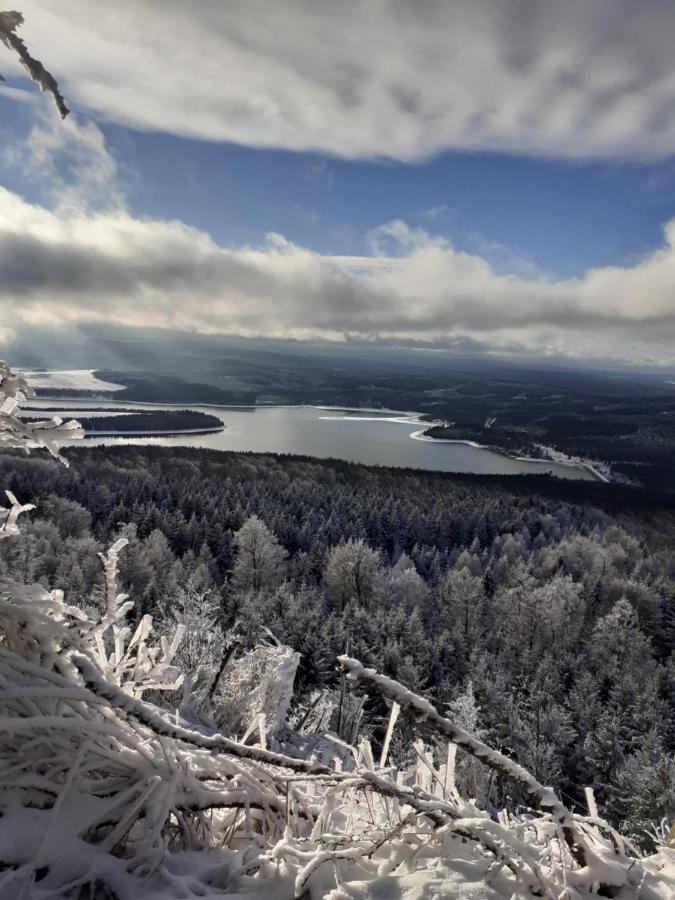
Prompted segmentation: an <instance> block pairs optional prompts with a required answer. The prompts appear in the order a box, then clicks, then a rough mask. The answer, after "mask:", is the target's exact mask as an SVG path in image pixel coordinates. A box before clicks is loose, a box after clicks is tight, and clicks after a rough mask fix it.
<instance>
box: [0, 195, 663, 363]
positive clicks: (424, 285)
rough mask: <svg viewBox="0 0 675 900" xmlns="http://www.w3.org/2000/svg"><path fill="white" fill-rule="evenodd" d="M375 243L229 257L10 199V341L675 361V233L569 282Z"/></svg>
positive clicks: (158, 226)
mask: <svg viewBox="0 0 675 900" xmlns="http://www.w3.org/2000/svg"><path fill="white" fill-rule="evenodd" d="M378 233H379V234H380V236H382V235H386V236H387V238H388V240H389V241H392V240H393V241H395V242H396V243H395V246H388V250H387V252H388V254H389V255H386V256H382V255H380V256H375V257H363V258H353V257H326V256H321V255H319V254H317V253H314V252H312V251H310V250H307V249H304V248H302V247H299V246H297V245H295V244H292V243H290V242H289V241H287V240H286V239H285V238H284V237H283V236H281V235H278V234H272V235H269V236H268V239H267V241H266V243H265V244H264V245H263V246H260V247H250V246H244V247H236V248H228V247H222V246H219V245H218V244H217V243H215V242H214V241H213V240H212V238H211V237H210V236H209V235H208V234H206V233H204V232H203V231H199V230H197V229H195V228H190V227H188V226H186V225H184V224H182V223H181V222H177V221H154V220H150V219H139V218H135V217H133V216H132V215H131V214H129V213H128V212H126V211H124V210H121V209H118V210H113V211H108V212H104V213H85V212H74V211H73V210H68V209H65V208H61V209H57V210H55V211H48V210H46V209H44V208H42V207H39V206H36V205H33V204H29V203H27V202H25V201H24V200H22V199H21V198H20V197H18V196H16V195H15V194H13V193H11V192H9V191H7V190H3V189H0V270H1V271H2V272H3V278H2V280H1V281H0V329H5V330H6V329H8V328H14V329H15V330H20V329H21V328H22V327H25V326H43V327H44V326H49V327H57V326H59V325H61V324H64V325H77V324H82V323H91V322H105V323H116V324H121V325H128V326H152V327H165V328H174V329H184V330H196V331H201V332H205V333H235V334H242V335H266V336H276V337H295V338H301V339H302V338H327V339H333V340H343V339H344V338H345V335H349V336H351V337H355V338H359V339H376V340H383V341H390V342H412V343H418V344H421V343H424V342H430V343H433V344H435V345H439V346H449V347H474V348H482V349H488V350H490V349H491V350H494V351H497V352H500V351H508V352H512V351H514V350H518V351H519V352H525V353H532V354H536V355H538V356H540V355H542V354H544V355H564V356H568V357H573V358H583V359H614V360H622V361H624V362H634V363H650V364H653V363H664V364H666V363H667V364H670V365H673V364H674V363H675V349H674V348H675V220H673V221H672V222H671V223H669V224H668V225H667V227H666V229H665V240H664V244H663V246H662V247H661V248H660V249H658V250H657V251H656V252H654V253H652V254H651V255H650V256H648V257H647V258H645V259H644V260H642V261H641V262H639V263H637V264H636V265H634V266H632V267H626V268H620V267H615V268H605V269H596V270H591V271H589V272H588V273H587V274H586V275H585V276H584V277H583V278H580V279H577V280H568V281H553V280H547V279H544V278H541V277H532V278H527V277H524V276H522V275H521V276H517V275H499V274H497V273H496V272H495V271H494V269H493V268H492V267H491V265H490V264H489V263H488V262H487V261H486V260H485V259H483V258H481V257H480V256H478V255H474V254H469V253H465V252H459V251H457V250H456V249H454V248H453V247H452V245H451V244H449V243H448V242H447V241H446V240H444V239H442V238H437V237H435V236H433V235H429V234H427V233H426V232H424V231H423V230H421V229H411V228H409V226H407V225H406V223H404V222H401V221H395V222H393V223H389V224H388V225H385V226H383V227H382V228H381V229H378Z"/></svg>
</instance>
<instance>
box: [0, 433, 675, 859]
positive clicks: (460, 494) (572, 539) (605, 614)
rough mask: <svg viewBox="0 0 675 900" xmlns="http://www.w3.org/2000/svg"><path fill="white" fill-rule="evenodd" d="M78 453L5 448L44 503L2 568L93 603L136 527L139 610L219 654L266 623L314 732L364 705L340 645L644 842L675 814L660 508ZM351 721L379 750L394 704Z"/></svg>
mask: <svg viewBox="0 0 675 900" xmlns="http://www.w3.org/2000/svg"><path fill="white" fill-rule="evenodd" d="M69 456H70V458H71V460H72V463H73V465H72V466H71V467H70V469H65V468H64V467H63V466H60V465H59V464H58V463H56V462H54V461H51V460H46V459H42V458H37V457H29V458H25V457H23V456H18V455H12V456H7V455H5V456H3V457H2V458H1V459H0V477H1V480H2V483H3V484H5V485H6V487H7V488H8V489H10V490H11V491H12V492H13V493H14V494H16V495H17V496H19V497H31V498H33V499H34V502H35V503H36V504H37V511H36V512H35V513H34V514H33V515H32V517H31V521H30V523H27V524H26V525H24V530H23V535H22V542H21V545H20V546H16V545H13V544H12V543H11V542H8V541H7V542H3V543H2V544H0V554H1V555H0V565H1V566H2V573H3V575H5V576H8V577H11V578H14V579H17V580H21V581H22V582H25V583H30V582H34V581H37V582H40V583H41V584H43V585H44V586H45V587H47V588H49V589H53V588H59V589H62V590H63V591H65V593H66V596H67V597H68V598H69V599H70V601H71V602H76V603H85V604H86V603H87V602H91V598H92V597H96V596H97V594H99V595H100V594H101V593H102V591H103V572H102V570H101V567H100V564H99V560H98V554H99V553H100V552H101V550H102V549H104V548H105V547H107V546H108V545H109V544H110V543H111V542H112V541H114V540H116V539H117V538H119V537H124V538H126V539H127V540H128V541H129V544H128V547H127V548H126V549H125V551H124V552H123V553H121V554H120V559H119V578H120V583H121V587H122V588H123V589H124V590H125V592H128V593H129V594H130V595H131V596H133V597H134V599H135V600H136V601H137V604H138V605H137V609H136V613H135V615H136V616H137V617H140V615H142V614H144V613H150V614H152V615H153V617H155V618H156V619H157V618H159V619H160V620H162V619H163V618H167V617H168V618H170V619H171V620H172V621H174V620H175V621H177V622H180V621H185V622H186V623H188V624H189V625H190V627H191V628H192V629H193V630H196V632H197V633H198V635H199V634H201V633H203V627H200V624H199V623H200V621H201V623H202V626H206V625H207V623H208V624H209V632H210V637H211V638H212V640H211V641H210V644H209V647H208V648H206V650H204V648H202V649H201V650H200V651H199V653H202V652H207V653H210V654H211V655H212V657H213V663H212V664H214V665H215V663H216V662H217V660H218V658H219V655H220V654H222V653H223V651H224V648H225V647H229V645H230V642H231V639H232V638H233V637H236V652H237V653H240V654H241V653H244V652H245V651H246V650H250V649H252V648H254V647H255V646H256V645H257V644H258V642H259V641H260V640H261V639H262V638H264V637H265V633H266V629H269V631H270V632H271V633H272V634H273V635H274V637H275V638H276V639H277V640H278V641H280V642H281V643H282V644H285V645H288V646H289V647H291V648H292V649H293V650H294V651H297V652H298V653H299V654H300V661H299V668H298V672H297V676H296V691H295V698H296V699H295V703H296V706H297V707H298V709H297V715H298V716H299V717H301V716H302V715H306V714H307V712H306V711H307V710H310V709H313V715H314V716H315V718H317V717H318V720H317V725H316V729H317V731H318V730H320V729H321V728H332V729H334V730H337V731H338V732H339V733H341V737H344V738H345V739H349V738H350V737H352V736H353V735H352V734H351V731H352V729H353V728H354V726H355V723H354V721H353V719H354V710H355V709H356V708H357V707H359V704H360V703H361V697H360V696H357V695H356V694H355V693H354V691H353V690H351V691H350V692H348V693H347V695H346V696H343V697H342V703H341V704H340V702H339V699H340V698H339V694H340V689H341V685H340V677H339V675H338V673H337V670H336V664H335V660H336V658H337V656H338V655H339V654H341V653H344V652H345V651H347V652H348V653H349V654H351V655H353V656H355V657H357V658H358V659H360V660H362V661H363V662H364V663H365V664H368V665H372V666H374V667H376V668H377V669H378V670H379V671H380V672H382V673H384V674H386V675H389V676H391V677H392V678H395V679H396V680H398V681H400V682H401V683H403V684H404V685H406V686H407V687H409V688H411V689H413V690H415V691H419V692H423V693H424V695H425V696H428V697H430V698H432V699H433V701H434V702H435V704H436V705H437V706H438V707H439V708H440V709H446V710H454V715H455V718H457V717H458V716H459V718H460V720H461V721H462V722H463V723H464V725H465V726H466V727H468V728H470V729H471V730H472V731H476V732H478V733H479V734H481V735H482V736H483V737H484V738H485V740H486V741H487V742H488V743H490V744H491V745H492V746H494V747H497V748H499V749H500V750H502V751H503V752H504V753H505V754H506V755H508V756H509V757H512V758H513V759H514V760H517V761H518V762H519V763H521V764H522V765H523V766H525V767H527V768H528V769H529V770H530V771H531V772H532V773H533V774H534V775H535V776H536V777H537V778H538V779H539V780H540V781H541V782H543V783H545V784H552V785H554V786H555V787H556V788H557V789H559V790H560V792H561V794H562V796H563V797H565V798H567V799H568V800H569V802H570V803H572V804H573V805H575V804H576V805H579V806H581V805H583V802H584V796H583V790H582V789H583V787H585V786H590V787H592V788H593V789H594V791H595V795H596V799H597V801H598V804H599V805H600V807H601V809H602V811H603V813H604V814H605V815H606V816H607V817H608V818H609V820H610V821H612V822H613V823H614V824H615V825H616V826H618V827H620V828H621V829H622V831H623V832H624V833H627V834H631V835H633V837H634V839H635V840H636V841H637V842H638V843H640V844H641V845H643V846H649V845H650V840H651V839H650V837H649V829H650V828H653V827H655V826H657V825H658V823H659V822H660V821H661V820H662V819H664V818H668V817H669V816H672V810H673V803H674V801H675V757H674V756H673V752H674V750H675V722H674V721H673V719H672V716H671V715H670V711H671V710H672V703H673V691H674V690H675V606H674V599H673V584H674V580H675V579H674V575H675V553H674V551H673V536H674V534H675V517H674V516H673V513H672V510H671V509H669V508H668V506H667V504H665V505H664V507H663V508H662V509H660V510H655V508H654V506H653V505H652V504H645V503H644V499H643V498H642V497H641V495H640V494H638V493H636V492H631V491H629V490H625V491H624V492H623V493H621V491H620V490H619V491H618V492H617V489H615V488H613V489H612V490H607V488H604V487H603V486H600V485H599V486H597V487H595V492H596V494H597V496H596V497H595V502H593V501H592V499H589V498H588V497H587V498H586V499H584V500H581V499H580V498H581V494H580V488H579V486H578V485H575V484H574V483H562V482H557V481H555V480H553V479H548V480H546V479H537V478H534V479H527V478H501V479H500V478H488V477H483V478H481V477H475V476H464V477H453V476H447V475H442V474H435V473H424V472H416V471H398V470H391V469H379V468H374V469H373V468H366V467H362V466H357V465H352V464H348V463H342V462H338V461H329V462H320V461H317V460H310V459H302V458H292V457H287V458H280V457H274V456H256V455H235V454H222V453H213V452H209V451H197V450H190V449H187V448H185V449H178V450H177V449H163V448H144V449H137V448H132V447H126V448H119V447H118V448H106V449H104V450H101V449H99V450H96V449H94V450H78V451H72V452H71V453H70V454H69ZM589 490H590V488H589V487H588V486H587V485H585V486H584V491H585V493H586V495H588V492H589ZM214 635H215V638H214ZM197 656H198V658H199V660H200V661H201V662H204V660H202V659H201V656H199V654H197ZM192 662H193V663H194V660H193V661H192ZM196 668H197V667H196V664H195V671H193V672H192V675H193V677H195V678H198V677H199V672H198V671H196ZM331 701H333V702H331ZM313 705H316V707H315V708H314V707H313ZM340 707H341V708H340ZM324 709H325V714H324V718H323V720H322V721H321V720H320V718H321V717H320V715H319V712H317V710H319V711H321V710H324ZM303 710H305V712H304V713H303ZM358 712H359V715H360V721H359V727H358V731H359V733H362V734H368V735H370V736H371V737H372V739H373V740H374V741H375V742H376V743H377V742H378V741H380V742H381V740H382V738H383V734H384V728H385V726H386V709H385V707H384V706H383V705H378V703H377V702H376V701H372V700H369V701H367V702H366V703H365V706H364V708H363V709H359V710H358ZM339 718H341V719H342V721H338V719H339ZM412 726H413V723H412V722H409V723H407V725H406V723H405V722H404V723H403V724H402V726H401V728H400V729H399V730H398V731H397V735H396V738H395V741H394V745H393V748H392V752H393V753H394V754H396V753H397V752H399V753H400V754H403V755H404V756H405V754H406V753H409V752H410V751H409V749H406V748H409V747H410V746H411V744H410V741H409V740H408V738H409V737H410V735H411V734H412V733H413V727H412ZM416 727H417V726H416ZM429 739H431V736H430V738H429ZM403 761H404V760H401V762H403ZM408 761H409V760H408ZM463 777H464V778H466V779H467V780H468V781H467V785H466V787H467V788H468V789H469V791H470V793H471V795H472V796H476V795H477V796H479V797H480V798H481V800H482V802H484V803H488V804H490V803H491V804H493V805H494V806H495V807H497V806H499V805H500V804H504V803H506V802H508V800H509V790H510V788H509V786H508V785H501V784H500V783H499V782H498V781H494V780H491V779H489V778H488V777H487V775H486V773H484V772H483V773H481V772H477V771H475V769H470V770H467V771H466V772H464V773H463Z"/></svg>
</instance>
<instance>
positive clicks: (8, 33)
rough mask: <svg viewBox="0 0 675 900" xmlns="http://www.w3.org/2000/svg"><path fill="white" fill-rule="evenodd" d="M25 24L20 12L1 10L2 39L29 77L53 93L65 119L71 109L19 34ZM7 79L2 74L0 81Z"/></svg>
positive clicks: (44, 90) (44, 91) (51, 77)
mask: <svg viewBox="0 0 675 900" xmlns="http://www.w3.org/2000/svg"><path fill="white" fill-rule="evenodd" d="M22 24H23V16H22V15H21V13H19V12H0V41H1V42H2V43H3V44H4V45H5V47H7V48H8V49H10V50H13V51H14V52H15V53H16V54H17V55H18V57H19V59H20V60H21V64H22V65H23V67H24V69H25V70H26V71H27V72H28V75H29V77H30V78H31V79H32V80H33V81H34V82H36V84H38V85H39V87H40V90H41V91H42V92H43V93H48V94H51V95H52V97H53V98H54V102H55V103H56V108H57V109H58V111H59V115H60V116H61V118H62V119H65V118H66V116H67V115H68V113H69V112H70V110H69V109H68V107H67V106H66V101H65V100H64V99H63V96H62V94H61V92H60V91H59V86H58V84H57V83H56V80H55V79H54V76H53V75H51V74H50V73H49V72H48V71H47V70H46V69H45V67H44V66H43V65H42V63H41V62H40V61H39V60H37V59H35V58H34V57H32V56H31V55H30V53H29V52H28V48H27V47H26V45H25V44H24V42H23V41H22V40H21V38H20V37H19V36H18V35H17V33H16V29H17V28H18V27H19V26H20V25H22ZM4 80H5V79H4V78H3V77H2V75H0V82H2V81H4Z"/></svg>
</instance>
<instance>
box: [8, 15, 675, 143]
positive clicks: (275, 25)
mask: <svg viewBox="0 0 675 900" xmlns="http://www.w3.org/2000/svg"><path fill="white" fill-rule="evenodd" d="M21 8H22V11H23V12H24V13H25V16H26V25H25V27H24V31H23V34H24V37H25V39H26V41H27V42H29V43H30V46H31V47H33V48H34V52H35V53H37V54H38V55H41V56H44V57H45V58H48V59H49V61H50V65H51V66H52V68H53V69H54V71H55V72H57V73H58V75H59V79H60V81H61V82H62V84H63V88H64V91H65V92H66V93H67V95H68V97H69V98H70V99H72V100H73V101H76V102H77V103H79V104H81V105H83V106H84V107H86V108H88V109H89V110H91V111H93V112H94V113H96V114H97V115H102V116H104V117H107V118H109V119H111V120H114V121H117V122H121V123H124V124H127V125H131V126H133V127H137V128H141V129H156V130H160V131H167V132H171V133H174V134H179V135H188V136H192V137H198V138H204V139H208V140H221V141H233V142H237V143H241V144H245V145H249V146H256V147H284V148H290V149H296V150H307V149H312V150H320V151H324V152H328V153H333V154H337V155H340V156H345V157H352V158H357V157H371V156H386V157H394V158H398V159H405V160H412V159H418V158H420V157H424V156H426V155H429V154H433V153H435V152H438V151H441V150H446V149H457V148H459V149H487V150H500V151H509V152H526V153H532V154H544V155H554V156H562V157H570V158H583V157H605V156H612V157H614V156H621V157H630V158H632V157H636V158H643V157H662V156H666V155H669V154H671V153H673V152H675V115H674V113H675V56H674V55H673V53H672V37H673V33H674V30H675V7H674V6H673V3H672V0H642V2H641V3H640V4H639V11H638V10H637V9H636V5H635V2H634V0H592V2H589V0H564V2H561V0H499V2H494V0H453V2H452V3H449V2H446V0H424V2H420V0H341V2H339V3H321V2H317V0H284V2H280V3H273V2H269V0H231V2H228V3H223V2H221V0H200V2H199V3H198V4H190V3H185V2H184V0H143V3H138V2H135V0H116V2H115V3H108V4H101V3H99V4H95V9H94V7H93V6H92V4H91V3H90V2H89V0H69V2H68V3H67V4H63V3H61V4H56V3H53V2H51V0H23V2H22V4H21ZM2 64H3V66H4V67H5V70H6V74H9V70H10V69H11V68H12V66H15V65H16V64H14V63H13V61H12V60H11V58H9V57H8V59H7V60H5V59H4V58H3V60H2ZM14 71H15V72H16V73H18V68H15V69H14Z"/></svg>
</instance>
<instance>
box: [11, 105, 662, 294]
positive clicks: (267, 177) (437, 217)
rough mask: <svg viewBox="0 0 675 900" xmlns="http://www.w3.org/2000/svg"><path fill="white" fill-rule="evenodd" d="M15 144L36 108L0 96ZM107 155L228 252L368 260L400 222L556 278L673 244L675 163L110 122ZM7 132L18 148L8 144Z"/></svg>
mask: <svg viewBox="0 0 675 900" xmlns="http://www.w3.org/2000/svg"><path fill="white" fill-rule="evenodd" d="M0 110H1V112H2V126H0V135H2V138H3V143H4V141H5V140H13V141H16V142H19V143H20V142H21V140H25V138H26V136H27V134H28V132H29V130H30V128H31V127H32V124H33V123H32V109H30V108H29V107H26V106H25V105H23V104H17V103H13V102H11V101H10V100H7V99H3V98H2V97H0ZM101 130H102V132H103V134H104V135H105V139H106V143H107V146H108V148H109V150H110V152H111V154H112V155H113V156H114V157H115V159H116V161H117V162H118V165H119V167H120V171H121V175H120V178H121V180H122V181H123V182H124V183H125V184H126V185H127V188H128V205H129V207H130V209H132V210H133V212H134V213H136V214H138V215H142V216H151V217H155V218H163V219H172V218H179V219H181V220H183V221H185V222H187V223H189V224H190V225H194V226H196V227H198V228H201V229H204V230H206V231H208V232H209V233H210V234H211V235H212V236H213V237H214V238H215V239H216V240H218V241H219V242H221V243H225V244H234V245H238V244H243V243H259V242H260V241H261V240H262V239H263V238H264V235H265V234H266V233H267V232H269V231H276V232H279V233H283V234H284V235H285V236H286V237H287V238H288V239H289V240H291V241H293V242H295V243H298V244H301V245H302V246H306V247H310V248H311V249H313V250H315V251H316V252H318V253H322V254H338V255H342V254H344V255H350V256H351V255H360V254H365V253H368V252H369V247H368V232H369V231H370V230H371V229H373V228H376V227H377V226H378V225H381V224H382V223H384V222H388V221H390V220H392V219H403V220H405V221H406V222H409V223H411V224H415V225H419V226H422V227H424V228H425V229H427V230H430V231H433V232H434V233H437V234H441V235H443V236H445V237H446V238H448V239H449V240H451V241H452V243H453V244H454V245H455V246H457V247H458V248H460V249H463V250H467V251H468V252H478V253H480V254H481V255H487V256H488V257H489V258H490V259H491V261H492V262H493V264H494V265H495V266H496V267H497V268H498V269H499V270H500V271H507V270H510V269H511V270H512V269H513V268H514V267H515V268H516V269H517V267H518V262H519V261H522V262H523V263H524V264H526V265H527V264H531V265H532V266H535V267H536V268H538V269H540V270H541V271H543V272H545V273H547V274H549V275H551V276H553V277H560V278H567V277H576V276H581V275H583V273H584V272H585V271H586V270H587V269H589V268H592V267H597V266H607V265H624V264H626V263H630V262H631V261H633V260H635V259H638V258H640V257H642V256H644V255H645V254H647V253H649V252H650V251H652V250H654V249H655V248H657V247H659V246H660V245H661V244H662V241H663V225H664V223H665V222H666V221H668V220H669V219H670V218H671V216H673V215H675V163H674V162H672V161H671V160H669V159H666V160H657V161H649V162H646V161H632V162H631V161H621V162H617V161H607V160H600V161H595V160H594V161H591V162H588V161H579V160H573V161H570V160H556V159H538V158H536V157H529V156H525V155H522V154H520V155H506V154H496V153H490V152H485V151H484V152H473V153H469V152H445V153H439V154H438V155H436V156H434V157H433V158H431V159H428V160H421V161H419V162H414V163H409V162H398V161H395V160H382V159H380V160H342V159H339V158H337V157H335V156H332V155H327V154H317V153H306V152H289V151H285V150H259V149H255V148H251V147H242V146H237V145H233V144H223V143H213V142H206V141H199V140H194V139H189V138H182V137H175V136H173V135H167V134H163V133H144V132H140V131H137V130H135V129H130V128H125V127H121V126H119V125H112V124H110V123H102V124H101ZM5 135H9V136H10V137H9V139H7V138H5ZM0 172H1V173H2V183H3V184H4V185H5V186H7V187H9V188H11V189H16V190H17V191H19V192H21V193H22V194H24V196H26V197H27V198H28V199H36V200H40V199H42V193H41V191H42V189H43V188H44V187H45V186H44V184H42V183H41V182H40V180H39V179H36V178H35V173H32V172H31V173H29V174H26V173H25V172H23V171H22V169H21V166H17V165H16V164H13V165H7V164H6V163H5V165H3V166H2V168H1V169H0Z"/></svg>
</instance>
